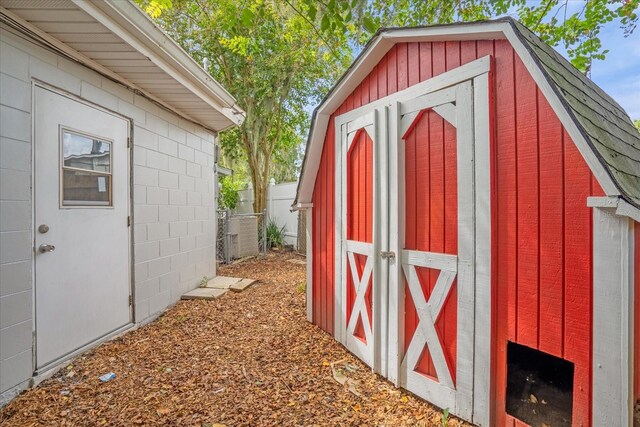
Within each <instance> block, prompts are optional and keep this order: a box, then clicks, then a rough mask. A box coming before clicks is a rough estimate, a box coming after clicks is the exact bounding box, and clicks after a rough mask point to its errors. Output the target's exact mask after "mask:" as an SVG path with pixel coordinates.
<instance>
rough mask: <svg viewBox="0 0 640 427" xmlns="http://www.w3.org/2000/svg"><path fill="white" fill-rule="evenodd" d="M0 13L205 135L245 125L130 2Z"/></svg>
mask: <svg viewBox="0 0 640 427" xmlns="http://www.w3.org/2000/svg"><path fill="white" fill-rule="evenodd" d="M0 13H1V14H3V15H5V16H7V17H8V18H10V19H11V20H14V21H21V22H19V23H20V24H22V26H23V27H25V28H27V29H29V30H31V31H32V32H33V33H34V34H35V35H37V36H39V37H41V38H43V39H45V41H47V42H48V43H50V44H52V45H53V46H55V47H56V48H57V49H59V50H61V51H63V52H64V53H65V54H67V55H69V56H71V57H72V58H73V59H75V60H76V61H78V62H80V63H83V64H84V65H86V66H88V67H90V68H93V69H95V70H96V71H98V72H100V73H102V74H105V75H107V76H108V77H110V78H112V79H114V80H116V81H118V82H120V83H122V84H124V85H125V86H128V87H130V88H132V89H135V90H138V91H140V92H141V93H143V94H144V95H146V96H147V97H149V98H151V99H153V100H154V101H156V102H158V103H160V104H162V105H163V106H165V107H167V108H168V109H170V110H172V111H174V112H176V113H177V114H179V115H181V116H183V117H185V118H187V119H189V120H192V121H194V122H196V123H199V124H201V125H203V126H204V127H206V128H208V129H211V130H213V131H221V130H224V129H227V128H230V127H233V126H236V125H239V124H241V123H242V121H243V120H244V112H243V111H242V110H241V109H240V108H239V107H238V106H237V105H236V100H235V99H234V98H233V96H231V95H230V94H229V93H228V92H227V91H226V90H225V89H224V88H223V87H222V86H221V85H220V84H219V83H218V82H216V81H215V80H214V79H213V78H211V76H209V75H208V74H207V73H206V72H205V71H204V70H203V69H202V68H201V67H200V65H198V64H197V63H196V62H195V60H193V59H192V58H191V57H190V56H189V55H188V54H187V53H186V52H185V51H184V50H183V49H182V48H180V47H179V46H178V45H177V44H176V43H175V42H174V41H173V40H172V39H171V38H170V37H169V36H167V35H166V34H165V33H164V32H163V31H162V30H161V29H160V28H159V27H157V26H156V25H155V24H154V23H153V21H151V19H150V18H149V17H148V16H147V15H146V14H145V13H144V12H143V11H141V10H140V9H139V8H138V7H137V6H136V5H135V4H133V3H132V2H131V1H129V0H97V1H96V0H0Z"/></svg>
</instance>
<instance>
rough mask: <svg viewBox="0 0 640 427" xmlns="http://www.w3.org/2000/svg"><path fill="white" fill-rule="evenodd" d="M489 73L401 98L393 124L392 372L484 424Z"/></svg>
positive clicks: (424, 394)
mask: <svg viewBox="0 0 640 427" xmlns="http://www.w3.org/2000/svg"><path fill="white" fill-rule="evenodd" d="M446 74H451V77H452V78H455V74H456V73H455V70H454V72H451V73H446ZM444 77H447V76H446V75H444ZM486 77H487V74H484V77H482V78H476V79H475V80H474V79H467V80H464V81H462V82H460V83H455V82H454V84H451V85H448V87H445V88H443V89H439V90H433V91H429V90H425V91H424V92H422V93H420V92H418V91H416V92H414V93H413V94H412V96H405V97H402V98H401V99H398V100H396V102H395V103H393V108H392V114H393V117H394V118H395V120H394V121H395V122H396V123H397V125H396V126H395V129H396V132H390V139H391V141H390V147H392V148H391V157H392V158H394V160H395V161H392V162H391V165H390V167H391V177H392V178H391V183H390V193H391V194H397V203H395V204H394V205H393V206H392V207H391V210H390V223H391V224H397V229H396V230H395V232H393V233H391V234H390V247H391V250H392V251H394V252H396V253H397V254H398V261H397V262H396V263H393V264H391V265H390V273H389V295H388V304H389V338H388V340H389V344H388V354H389V356H388V363H389V367H388V370H389V378H390V379H391V380H392V381H394V382H395V383H396V384H398V385H399V386H401V387H403V388H406V389H407V390H409V391H411V392H413V393H414V394H416V395H418V396H420V397H422V398H424V399H425V400H427V401H429V402H431V403H433V404H435V405H437V406H439V407H441V408H448V409H449V411H450V412H451V413H452V414H455V415H457V416H459V417H461V418H463V419H466V420H468V421H473V422H474V423H477V424H479V425H487V424H489V413H490V410H489V405H490V388H489V377H490V370H491V365H490V360H491V354H490V353H491V338H490V335H491V334H490V328H491V289H490V288H491V283H490V270H491V260H490V251H491V249H490V248H491V243H490V227H491V223H490V222H491V213H490V170H489V167H490V166H489V164H490V163H489V158H490V154H489V138H488V125H489V123H488V117H489V116H488V106H489V103H488V97H487V95H488V90H487V86H486V84H487V83H486V82H487V79H486ZM474 86H479V87H480V86H482V88H480V89H476V90H475V91H474ZM476 94H477V95H478V99H476V100H474V95H476ZM475 102H477V104H476V108H474V103H475ZM481 106H482V107H483V108H478V107H481ZM474 110H475V113H474ZM411 144H413V145H411ZM412 174H413V175H412ZM480 251H482V252H480Z"/></svg>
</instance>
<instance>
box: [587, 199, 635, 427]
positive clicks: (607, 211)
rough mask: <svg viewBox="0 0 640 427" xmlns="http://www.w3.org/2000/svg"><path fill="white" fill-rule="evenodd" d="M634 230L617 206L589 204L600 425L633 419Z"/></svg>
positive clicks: (595, 416) (626, 423)
mask: <svg viewBox="0 0 640 427" xmlns="http://www.w3.org/2000/svg"><path fill="white" fill-rule="evenodd" d="M590 199H591V201H592V202H595V201H594V200H593V199H592V198H590ZM602 202H603V203H605V204H606V203H607V200H604V201H602ZM633 230H634V222H633V221H632V220H631V219H629V218H628V217H624V216H619V215H617V214H616V212H615V209H613V208H609V207H596V208H594V209H593V411H592V413H593V424H594V425H598V426H600V425H602V426H605V425H606V426H620V427H622V426H631V425H632V423H633V403H634V402H633V361H634V348H633V347H634V346H633V342H634V297H635V295H634V286H633V280H634V279H633V273H634V271H633V265H634V247H635V245H634V231H633Z"/></svg>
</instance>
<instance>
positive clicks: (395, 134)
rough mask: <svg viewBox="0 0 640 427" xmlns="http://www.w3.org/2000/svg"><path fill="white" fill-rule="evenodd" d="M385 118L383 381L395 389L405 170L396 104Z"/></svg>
mask: <svg viewBox="0 0 640 427" xmlns="http://www.w3.org/2000/svg"><path fill="white" fill-rule="evenodd" d="M387 113H388V117H389V125H388V129H389V131H388V138H389V143H388V146H389V149H388V152H389V162H388V163H389V251H391V252H393V253H395V254H397V255H396V258H394V259H392V260H390V261H389V276H388V284H387V288H388V292H387V307H388V308H387V310H388V322H387V323H388V324H387V378H389V381H391V382H392V383H394V384H395V385H396V386H398V384H399V380H400V378H399V377H400V363H401V357H402V352H403V350H404V342H403V339H404V312H403V311H402V310H396V309H393V307H399V306H400V304H403V301H404V298H405V294H404V288H405V287H404V285H402V286H400V285H399V284H401V283H404V272H403V270H402V260H401V259H400V256H401V255H402V253H403V249H404V239H405V221H403V218H406V217H405V189H404V186H405V175H404V173H405V169H404V167H400V161H404V144H403V143H402V142H401V141H402V138H401V136H402V134H400V132H399V127H400V126H401V123H402V120H401V117H400V103H399V102H393V103H392V104H391V105H390V106H389V107H388V108H387Z"/></svg>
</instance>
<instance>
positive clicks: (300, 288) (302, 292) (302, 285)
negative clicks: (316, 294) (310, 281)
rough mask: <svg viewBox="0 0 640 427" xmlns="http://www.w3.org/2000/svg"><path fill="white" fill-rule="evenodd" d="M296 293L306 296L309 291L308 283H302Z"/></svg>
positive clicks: (297, 287)
mask: <svg viewBox="0 0 640 427" xmlns="http://www.w3.org/2000/svg"><path fill="white" fill-rule="evenodd" d="M296 291H298V293H300V294H304V293H305V292H306V291H307V282H302V283H300V284H299V285H298V286H296Z"/></svg>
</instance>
